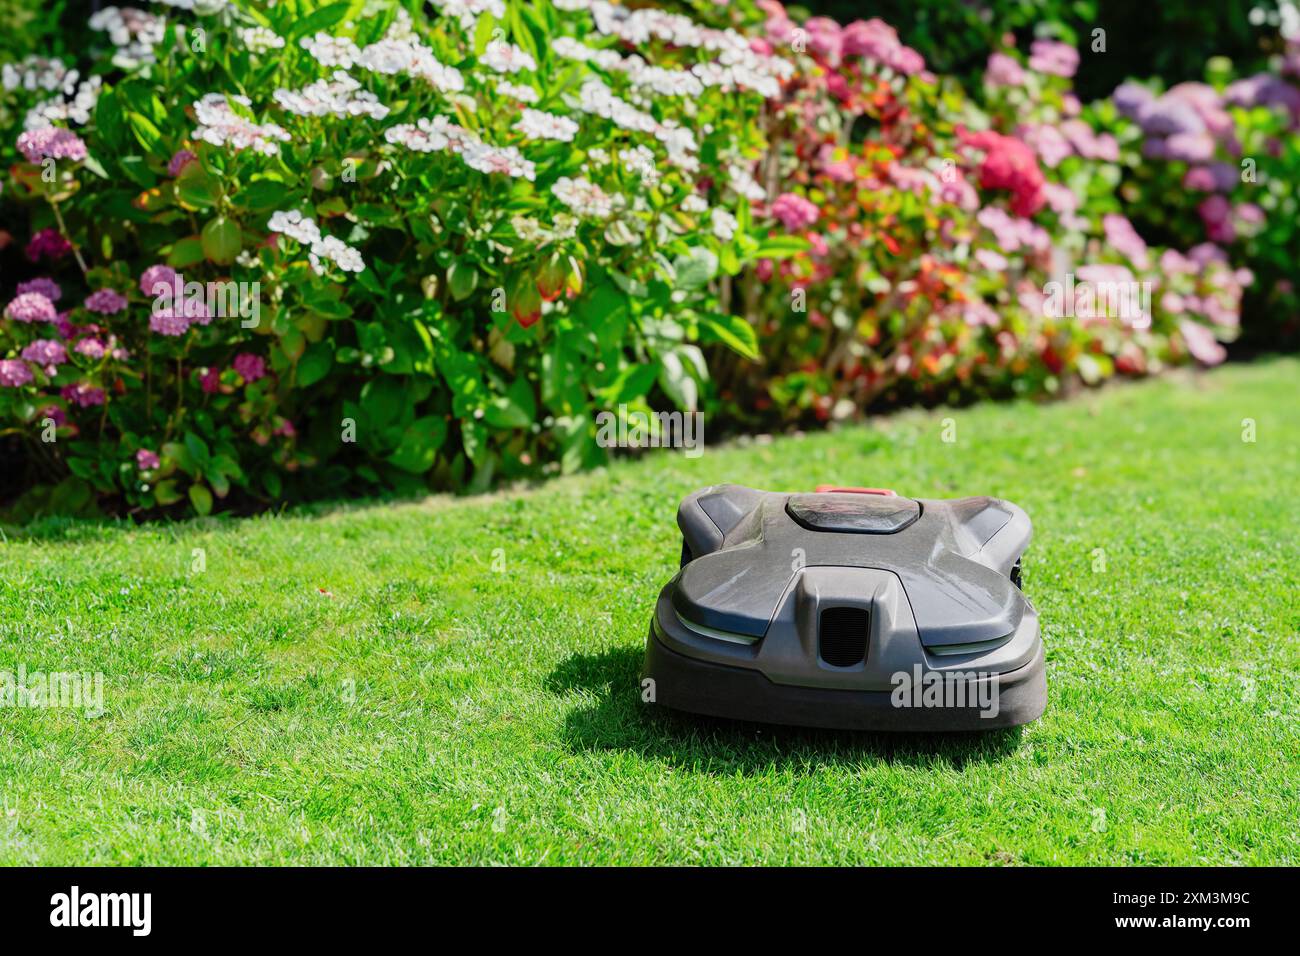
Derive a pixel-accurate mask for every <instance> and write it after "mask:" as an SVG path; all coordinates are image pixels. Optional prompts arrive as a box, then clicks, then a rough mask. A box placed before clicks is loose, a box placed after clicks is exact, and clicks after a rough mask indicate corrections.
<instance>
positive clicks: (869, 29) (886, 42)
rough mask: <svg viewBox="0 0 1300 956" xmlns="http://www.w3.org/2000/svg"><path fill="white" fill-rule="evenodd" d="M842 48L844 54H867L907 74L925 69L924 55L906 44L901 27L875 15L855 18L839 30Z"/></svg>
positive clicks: (866, 55) (895, 70)
mask: <svg viewBox="0 0 1300 956" xmlns="http://www.w3.org/2000/svg"><path fill="white" fill-rule="evenodd" d="M840 52H841V53H842V54H843V55H844V56H864V57H867V58H868V59H872V60H875V61H876V62H878V63H882V64H884V65H885V66H887V67H889V68H890V69H891V70H893V71H894V72H896V73H903V74H905V75H907V76H913V75H915V74H917V73H920V72H921V71H923V70H924V69H925V57H923V56H921V54H920V53H917V52H916V51H915V50H913V49H912V48H911V47H909V46H904V45H903V43H902V41H900V40H899V39H898V31H897V30H895V29H894V28H893V27H891V26H890V25H889V24H887V23H885V21H884V20H881V19H879V18H876V17H873V18H872V19H870V20H865V21H864V20H854V21H853V22H852V23H850V24H849V25H848V26H846V27H845V28H844V31H843V33H841V34H840Z"/></svg>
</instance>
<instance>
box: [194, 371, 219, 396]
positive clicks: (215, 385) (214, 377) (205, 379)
mask: <svg viewBox="0 0 1300 956" xmlns="http://www.w3.org/2000/svg"><path fill="white" fill-rule="evenodd" d="M199 388H201V389H203V391H204V392H205V393H207V394H208V395H215V394H216V393H217V392H218V391H220V390H221V369H219V368H217V367H216V366H213V367H212V368H209V369H206V370H205V371H204V372H203V374H202V376H200V377H199Z"/></svg>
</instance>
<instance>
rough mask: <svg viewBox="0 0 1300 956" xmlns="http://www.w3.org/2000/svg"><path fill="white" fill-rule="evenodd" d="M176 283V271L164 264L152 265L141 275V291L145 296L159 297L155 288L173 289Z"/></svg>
mask: <svg viewBox="0 0 1300 956" xmlns="http://www.w3.org/2000/svg"><path fill="white" fill-rule="evenodd" d="M175 282H176V270H175V269H173V268H172V267H171V266H165V265H163V264H162V263H159V264H157V265H152V266H150V267H149V268H148V269H145V270H144V272H141V273H140V291H141V292H143V293H144V294H145V295H158V292H156V291H155V287H157V286H158V285H163V286H166V287H168V288H171V287H172V286H173V285H174V284H175Z"/></svg>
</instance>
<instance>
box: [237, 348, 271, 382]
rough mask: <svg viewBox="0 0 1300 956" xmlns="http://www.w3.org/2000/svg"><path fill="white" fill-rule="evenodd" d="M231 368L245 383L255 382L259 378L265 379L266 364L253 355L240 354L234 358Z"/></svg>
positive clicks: (248, 353)
mask: <svg viewBox="0 0 1300 956" xmlns="http://www.w3.org/2000/svg"><path fill="white" fill-rule="evenodd" d="M231 367H232V368H233V369H234V370H235V371H236V372H238V373H239V375H240V377H241V378H243V380H244V381H245V382H256V381H257V380H258V379H259V378H265V377H266V362H264V361H263V360H262V358H261V356H258V355H253V354H252V353H251V352H240V353H239V354H238V355H236V356H235V360H234V361H233V362H232V363H231Z"/></svg>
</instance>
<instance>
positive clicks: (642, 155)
mask: <svg viewBox="0 0 1300 956" xmlns="http://www.w3.org/2000/svg"><path fill="white" fill-rule="evenodd" d="M618 158H619V160H620V161H621V162H622V163H623V166H624V167H626V168H627V169H628V170H629V171H631V172H633V173H635V174H636V175H637V177H638V178H639V179H640V180H641V182H642V183H644V184H645V185H646V186H647V187H648V188H653V187H654V186H655V184H656V183H658V182H659V166H658V164H657V163H656V162H655V154H654V151H653V150H651V149H648V148H647V147H645V146H634V147H632V148H631V149H620V150H619V151H618Z"/></svg>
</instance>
